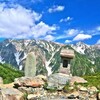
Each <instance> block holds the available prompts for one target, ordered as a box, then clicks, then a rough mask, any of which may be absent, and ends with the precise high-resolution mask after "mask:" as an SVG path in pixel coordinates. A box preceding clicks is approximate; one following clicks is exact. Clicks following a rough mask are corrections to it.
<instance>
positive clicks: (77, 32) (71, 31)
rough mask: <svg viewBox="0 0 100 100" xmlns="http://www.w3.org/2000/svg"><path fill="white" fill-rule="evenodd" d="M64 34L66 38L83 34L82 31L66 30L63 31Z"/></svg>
mask: <svg viewBox="0 0 100 100" xmlns="http://www.w3.org/2000/svg"><path fill="white" fill-rule="evenodd" d="M64 32H65V33H66V35H67V36H68V37H70V36H75V35H77V34H79V33H83V31H81V30H78V29H68V30H65V31H64Z"/></svg>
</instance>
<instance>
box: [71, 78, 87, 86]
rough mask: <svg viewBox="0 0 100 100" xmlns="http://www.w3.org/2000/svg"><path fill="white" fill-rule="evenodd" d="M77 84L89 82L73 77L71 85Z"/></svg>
mask: <svg viewBox="0 0 100 100" xmlns="http://www.w3.org/2000/svg"><path fill="white" fill-rule="evenodd" d="M75 82H76V83H87V81H86V80H85V79H84V78H82V77H78V76H73V77H72V78H71V80H70V85H74V83H75Z"/></svg>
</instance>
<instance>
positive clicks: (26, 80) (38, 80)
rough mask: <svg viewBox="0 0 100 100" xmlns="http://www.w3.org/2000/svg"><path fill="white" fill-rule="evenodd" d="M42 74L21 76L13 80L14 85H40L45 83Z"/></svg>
mask: <svg viewBox="0 0 100 100" xmlns="http://www.w3.org/2000/svg"><path fill="white" fill-rule="evenodd" d="M44 80H45V78H43V76H35V77H33V78H32V77H21V78H16V79H15V81H14V85H15V86H27V87H41V86H43V85H44V84H45V82H44Z"/></svg>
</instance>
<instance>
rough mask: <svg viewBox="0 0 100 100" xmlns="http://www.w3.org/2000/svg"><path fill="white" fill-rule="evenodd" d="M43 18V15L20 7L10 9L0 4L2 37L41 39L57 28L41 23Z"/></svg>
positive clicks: (0, 31) (0, 30) (0, 33)
mask: <svg viewBox="0 0 100 100" xmlns="http://www.w3.org/2000/svg"><path fill="white" fill-rule="evenodd" d="M41 17H42V14H39V13H37V12H35V11H31V10H28V9H26V8H24V7H22V6H20V5H15V6H13V7H10V8H8V7H7V5H6V4H4V3H3V4H0V37H2V38H29V37H36V38H39V37H40V36H45V35H47V34H49V33H50V32H51V33H52V31H55V30H56V26H49V25H47V24H45V23H44V22H39V20H40V19H41ZM36 22H37V24H36ZM51 33H50V34H51Z"/></svg>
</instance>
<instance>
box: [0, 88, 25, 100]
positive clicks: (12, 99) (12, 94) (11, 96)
mask: <svg viewBox="0 0 100 100" xmlns="http://www.w3.org/2000/svg"><path fill="white" fill-rule="evenodd" d="M0 100H24V97H23V93H22V92H20V91H19V90H17V89H14V88H3V89H1V90H0Z"/></svg>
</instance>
